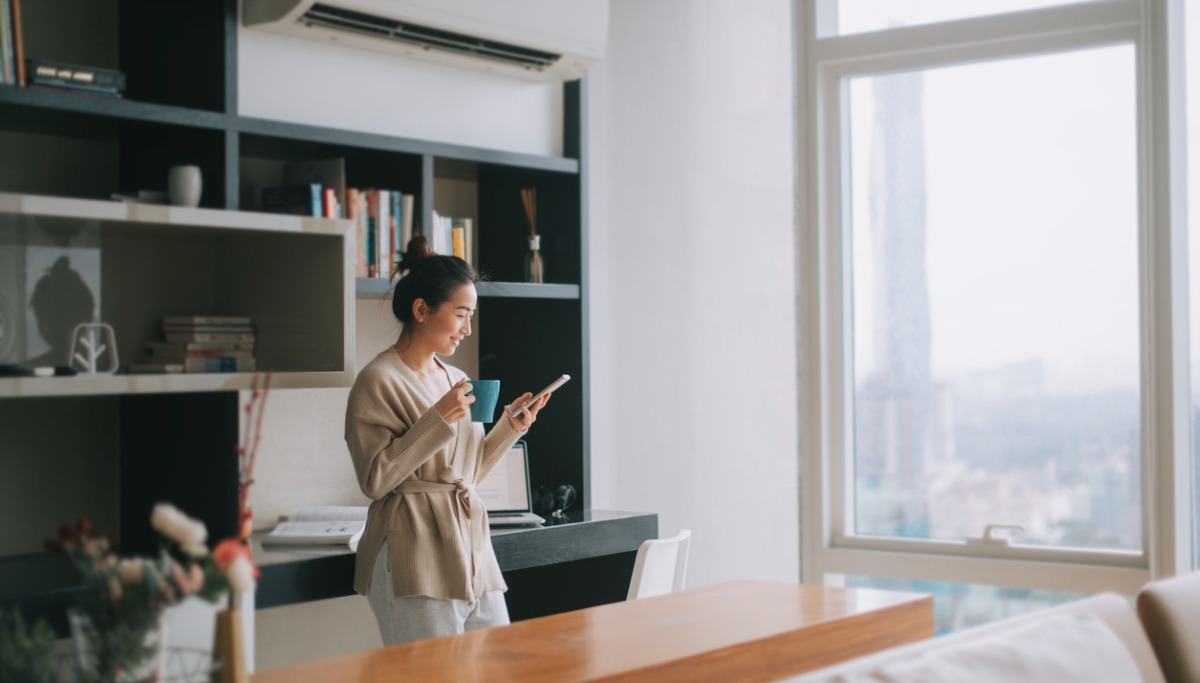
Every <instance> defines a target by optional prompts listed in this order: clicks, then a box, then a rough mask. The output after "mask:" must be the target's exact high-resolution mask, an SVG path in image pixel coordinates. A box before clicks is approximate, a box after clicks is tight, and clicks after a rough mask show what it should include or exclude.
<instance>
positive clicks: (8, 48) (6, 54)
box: [0, 0, 16, 85]
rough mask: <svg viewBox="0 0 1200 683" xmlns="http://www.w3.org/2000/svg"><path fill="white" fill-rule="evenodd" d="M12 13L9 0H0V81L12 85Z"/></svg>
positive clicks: (13, 81) (14, 79) (13, 78)
mask: <svg viewBox="0 0 1200 683" xmlns="http://www.w3.org/2000/svg"><path fill="white" fill-rule="evenodd" d="M11 27H12V15H11V13H10V10H9V0H0V83H3V84H4V85H12V84H13V83H15V82H16V78H15V77H14V75H13V74H14V72H13V63H12V62H13V56H12V30H11Z"/></svg>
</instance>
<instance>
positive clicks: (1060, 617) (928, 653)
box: [785, 573, 1200, 683]
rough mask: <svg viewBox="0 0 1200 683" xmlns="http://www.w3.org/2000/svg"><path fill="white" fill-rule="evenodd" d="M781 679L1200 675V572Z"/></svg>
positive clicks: (1101, 682) (937, 682) (1131, 682)
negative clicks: (1135, 592)
mask: <svg viewBox="0 0 1200 683" xmlns="http://www.w3.org/2000/svg"><path fill="white" fill-rule="evenodd" d="M785 680H786V682H787V683H943V682H945V683H950V682H954V683H963V682H967V681H969V682H970V683H1001V682H1004V683H1012V682H1015V681H1047V682H1053V683H1108V682H1111V683H1137V682H1138V681H1142V682H1145V683H1185V682H1189V683H1191V682H1200V573H1196V574H1189V575H1186V576H1180V577H1175V578H1172V579H1164V580H1162V581H1156V582H1152V583H1150V584H1148V585H1146V587H1145V588H1143V589H1142V591H1141V592H1140V593H1139V594H1138V596H1137V598H1136V600H1130V599H1128V598H1124V597H1120V596H1117V595H1113V594H1102V595H1097V596H1093V597H1090V598H1085V599H1083V600H1079V601H1076V602H1072V603H1068V604H1064V605H1059V606H1057V607H1052V608H1049V609H1045V610H1040V611H1038V612H1035V613H1032V614H1026V615H1022V616H1019V617H1013V618H1010V619H1005V620H1003V621H998V622H995V623H992V624H987V625H985V626H979V627H976V628H971V629H966V630H964V631H960V632H957V633H953V634H950V635H947V636H942V637H939V638H932V639H929V640H925V641H922V642H919V643H913V644H910V645H904V646H901V647H896V648H892V649H889V650H883V651H881V652H878V653H875V654H873V655H869V656H866V657H862V658H859V659H854V660H850V661H848V662H843V663H841V664H838V665H835V666H832V667H828V668H825V669H820V670H818V671H813V672H809V673H807V674H804V675H801V676H796V677H792V678H788V679H785Z"/></svg>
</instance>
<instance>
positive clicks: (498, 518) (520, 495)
mask: <svg viewBox="0 0 1200 683" xmlns="http://www.w3.org/2000/svg"><path fill="white" fill-rule="evenodd" d="M475 493H476V495H478V496H479V497H480V499H482V500H483V505H484V507H486V508H487V511H488V522H489V524H490V525H491V526H493V527H507V526H536V525H539V524H544V523H545V522H546V520H545V518H543V517H541V516H540V515H536V514H534V513H533V492H532V491H531V490H530V488H529V447H528V446H527V445H526V444H525V442H524V441H518V442H516V443H515V444H513V446H512V449H511V450H510V451H509V452H508V453H507V454H506V455H505V456H504V457H503V458H502V459H501V460H500V464H499V465H496V469H494V470H492V473H491V474H489V475H488V477H487V479H484V480H483V481H482V482H480V483H478V484H476V485H475Z"/></svg>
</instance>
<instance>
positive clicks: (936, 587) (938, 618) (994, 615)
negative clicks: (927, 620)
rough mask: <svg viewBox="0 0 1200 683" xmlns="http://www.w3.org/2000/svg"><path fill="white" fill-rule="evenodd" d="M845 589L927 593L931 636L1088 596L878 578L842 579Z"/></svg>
mask: <svg viewBox="0 0 1200 683" xmlns="http://www.w3.org/2000/svg"><path fill="white" fill-rule="evenodd" d="M844 582H845V586H846V587H847V588H876V589H879V590H890V591H903V592H906V593H928V594H930V595H932V596H933V633H934V635H935V636H941V635H945V634H947V633H952V632H954V631H957V630H959V629H964V628H970V627H972V626H979V625H981V624H986V623H988V622H991V621H999V620H1000V619H1007V618H1008V617H1015V616H1018V615H1021V614H1027V613H1029V612H1035V611H1037V610H1040V609H1044V608H1046V607H1053V606H1054V605H1061V604H1063V603H1066V602H1074V601H1075V600H1081V599H1083V598H1086V597H1088V596H1089V595H1090V594H1089V593H1072V592H1067V591H1047V590H1034V589H1030V588H1004V587H1002V586H984V585H979V584H971V583H950V582H948V581H917V580H912V579H892V578H887V577H880V576H852V575H847V576H845V577H844Z"/></svg>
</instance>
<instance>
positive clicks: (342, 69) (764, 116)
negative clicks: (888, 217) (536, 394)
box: [239, 0, 799, 669]
mask: <svg viewBox="0 0 1200 683" xmlns="http://www.w3.org/2000/svg"><path fill="white" fill-rule="evenodd" d="M611 11H612V14H611V21H610V33H609V39H610V43H609V49H608V54H607V56H606V58H605V60H604V61H603V62H602V63H601V66H599V67H598V68H597V69H596V70H595V71H594V72H593V75H592V76H591V77H590V78H589V81H590V83H591V85H590V96H591V99H590V109H589V112H588V113H589V116H590V126H591V128H590V136H589V143H590V146H591V153H592V163H591V166H590V172H591V186H590V189H591V193H592V194H591V216H590V223H591V233H590V240H591V242H590V252H589V255H590V258H589V267H590V269H591V289H590V296H591V300H590V301H591V318H590V324H591V330H592V340H591V389H592V470H593V473H592V475H593V480H592V481H593V484H592V489H593V491H592V495H593V505H594V507H597V508H607V509H626V510H644V511H654V512H657V513H659V519H660V530H661V532H662V533H663V534H664V535H666V534H671V533H674V532H675V531H676V530H677V529H679V528H680V527H690V528H692V529H693V531H694V534H695V535H694V537H693V543H692V560H691V564H690V566H689V582H690V584H691V585H703V584H707V583H713V582H717V581H723V580H728V579H734V578H767V579H776V580H791V581H794V580H797V579H798V577H799V549H798V548H799V520H798V507H799V502H798V484H797V477H798V462H797V453H798V445H797V415H798V412H797V406H796V395H797V391H796V362H795V326H796V322H795V305H794V297H795V295H794V290H795V288H794V281H795V272H794V266H793V263H794V258H793V254H794V252H795V239H794V234H795V230H794V225H795V218H794V211H793V199H792V198H793V186H794V176H793V160H792V150H793V149H794V145H793V137H792V116H793V111H792V103H793V89H792V57H791V54H792V53H791V49H792V48H791V26H792V21H791V3H789V2H788V1H787V0H709V1H706V2H688V1H687V0H650V1H647V0H613V2H612V4H611ZM239 81H240V83H241V88H240V92H239V98H240V102H241V111H242V113H244V114H246V115H250V116H261V117H266V118H275V119H282V120H288V121H299V122H304V123H312V124H315V125H325V126H333V127H339V128H350V129H361V130H370V131H377V132H381V133H386V134H389V135H398V136H407V137H414V138H426V139H433V140H440V141H447V142H455V143H461V144H466V145H473V146H480V147H491V148H499V149H507V150H513V151H520V152H529V153H535V154H560V153H561V137H562V132H561V95H560V88H559V87H557V86H545V85H530V84H528V83H525V82H521V81H510V80H507V79H501V78H494V77H485V76H481V75H478V74H475V73H472V72H468V71H461V70H457V69H453V68H449V67H442V66H436V65H428V64H425V63H421V62H407V61H405V60H403V59H400V58H395V57H390V56H387V55H382V54H377V53H372V52H365V51H360V50H354V49H348V48H339V47H331V46H327V45H323V44H320V43H316V42H311V41H304V40H299V39H293V38H287V37H282V36H275V35H271V34H267V33H263V32H260V31H251V30H245V29H243V30H242V31H241V36H240V39H239ZM314 83H319V84H320V86H319V87H316V86H314ZM479 112H487V114H488V115H487V116H480V115H479ZM356 315H357V318H358V320H357V330H356V332H357V345H356V346H357V349H356V351H357V354H358V356H359V357H358V362H359V365H360V367H361V365H362V364H364V363H365V362H366V361H367V360H369V359H370V356H371V355H373V354H374V353H375V352H377V351H378V350H380V349H382V348H384V347H385V346H386V345H387V344H388V343H390V342H391V341H392V340H394V339H395V335H396V332H397V329H398V328H397V327H396V326H395V324H394V321H393V320H392V319H391V313H390V308H389V307H387V306H383V307H381V306H380V305H379V301H378V300H376V299H364V300H359V302H358V306H357V308H356ZM480 324H484V325H485V324H487V321H486V320H481V321H480ZM460 353H462V352H461V351H460ZM455 362H458V361H457V360H456V361H455ZM346 395H347V391H346V390H344V389H343V390H335V389H331V390H290V391H279V392H275V393H274V394H272V395H271V397H270V399H269V403H268V407H267V412H266V415H265V417H264V436H263V442H262V448H261V451H260V453H259V462H258V468H257V472H256V478H257V480H258V483H257V484H256V485H255V488H254V489H253V493H252V497H251V503H252V505H253V506H254V508H255V511H256V518H257V520H258V521H259V523H260V524H262V523H268V522H270V521H271V520H273V519H274V517H275V516H276V515H278V514H285V513H286V512H288V511H289V510H290V509H292V508H294V507H295V506H297V505H299V504H302V503H328V504H334V503H349V504H365V499H364V498H362V496H361V494H359V493H358V490H357V485H356V484H355V482H354V476H353V471H352V468H351V466H350V461H349V457H348V455H347V454H346V452H345V445H344V442H343V440H342V420H343V416H344V411H345V399H346ZM330 620H333V621H336V623H337V624H338V630H339V637H338V640H337V641H336V642H334V641H330V640H328V639H326V640H321V639H319V638H318V637H316V636H314V635H313V634H314V631H313V630H312V629H311V627H310V626H311V624H313V623H325V624H328V623H329V621H330ZM374 629H375V626H374V621H373V619H372V618H371V616H370V612H369V610H368V609H367V607H366V601H365V600H363V599H360V598H343V599H341V600H337V601H326V602H322V603H312V604H308V605H296V606H290V607H285V608H277V609H274V610H261V611H260V612H259V615H258V625H257V629H256V630H257V632H258V639H257V642H258V649H257V660H258V662H257V664H258V667H259V668H260V669H262V668H270V667H274V666H282V665H285V664H288V663H292V662H296V661H304V660H308V659H313V658H316V657H322V656H329V655H332V654H336V653H338V652H347V651H352V650H355V649H367V648H372V647H378V645H379V636H378V633H377V632H375V630H374Z"/></svg>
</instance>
